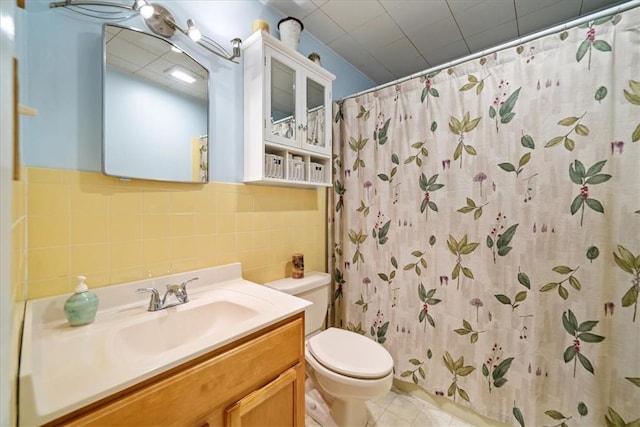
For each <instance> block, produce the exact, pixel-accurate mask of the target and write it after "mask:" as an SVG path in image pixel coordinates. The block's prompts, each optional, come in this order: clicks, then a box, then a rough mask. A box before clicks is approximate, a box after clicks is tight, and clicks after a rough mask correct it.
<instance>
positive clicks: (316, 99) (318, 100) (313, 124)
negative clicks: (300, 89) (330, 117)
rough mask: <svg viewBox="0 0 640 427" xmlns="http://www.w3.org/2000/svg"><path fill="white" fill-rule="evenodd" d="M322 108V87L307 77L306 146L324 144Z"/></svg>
mask: <svg viewBox="0 0 640 427" xmlns="http://www.w3.org/2000/svg"><path fill="white" fill-rule="evenodd" d="M324 108H325V107H324V86H322V85H321V84H320V83H318V82H316V81H314V80H311V79H310V78H308V77H307V144H311V145H317V146H320V147H324V146H325V144H326V139H325V134H324V130H325V127H324V123H325V109H324Z"/></svg>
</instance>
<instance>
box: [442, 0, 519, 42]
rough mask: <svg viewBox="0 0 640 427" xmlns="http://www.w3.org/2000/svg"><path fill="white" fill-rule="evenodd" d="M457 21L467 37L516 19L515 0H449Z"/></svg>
mask: <svg viewBox="0 0 640 427" xmlns="http://www.w3.org/2000/svg"><path fill="white" fill-rule="evenodd" d="M448 3H449V6H450V7H451V11H452V12H453V16H454V17H455V20H456V23H457V24H458V26H459V27H460V31H462V34H463V35H464V36H465V37H469V36H472V35H475V34H478V33H481V32H483V31H485V30H487V29H488V28H493V27H495V26H497V25H500V24H504V23H505V22H509V21H513V20H515V19H516V12H515V9H514V7H513V0H488V1H482V2H470V1H468V0H448Z"/></svg>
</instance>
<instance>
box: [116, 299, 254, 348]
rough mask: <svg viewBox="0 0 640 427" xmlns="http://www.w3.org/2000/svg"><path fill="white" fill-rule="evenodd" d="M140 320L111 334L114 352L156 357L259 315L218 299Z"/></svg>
mask: <svg viewBox="0 0 640 427" xmlns="http://www.w3.org/2000/svg"><path fill="white" fill-rule="evenodd" d="M149 314H150V315H149V316H147V317H146V319H145V320H144V321H140V322H137V323H134V324H131V325H128V326H124V327H123V328H121V329H118V330H116V331H115V333H114V342H113V344H114V346H113V348H114V349H118V352H121V351H123V350H124V351H125V352H126V353H131V354H133V355H135V357H136V358H138V357H140V356H144V355H158V354H162V352H165V351H168V350H171V349H174V348H176V347H180V346H182V345H185V344H192V343H193V342H194V341H196V340H199V339H201V338H203V337H206V336H209V335H213V334H216V333H219V332H222V331H224V330H225V329H229V328H231V327H232V326H233V325H235V324H238V323H241V322H244V321H247V320H249V319H251V318H253V317H255V316H257V315H258V314H259V312H258V310H256V309H254V308H251V307H248V306H247V305H242V304H239V303H236V302H232V301H225V300H217V301H211V302H208V303H206V304H202V305H200V306H197V307H191V306H189V303H187V304H185V305H180V306H175V307H170V308H167V309H165V310H160V311H157V312H153V313H149Z"/></svg>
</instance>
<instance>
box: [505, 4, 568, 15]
mask: <svg viewBox="0 0 640 427" xmlns="http://www.w3.org/2000/svg"><path fill="white" fill-rule="evenodd" d="M562 1H565V0H535V1H531V0H515V3H516V13H517V14H518V16H524V15H528V14H529V13H531V12H535V11H536V10H540V9H544V8H545V7H549V6H552V5H554V4H556V3H560V2H562Z"/></svg>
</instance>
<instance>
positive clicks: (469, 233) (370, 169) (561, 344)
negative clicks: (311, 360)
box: [328, 8, 640, 427]
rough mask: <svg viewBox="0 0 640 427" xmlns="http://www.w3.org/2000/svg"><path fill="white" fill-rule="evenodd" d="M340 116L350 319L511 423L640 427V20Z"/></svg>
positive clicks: (339, 202) (403, 371)
mask: <svg viewBox="0 0 640 427" xmlns="http://www.w3.org/2000/svg"><path fill="white" fill-rule="evenodd" d="M334 117H335V121H334V125H333V127H334V129H333V130H334V137H333V141H334V158H333V165H334V174H335V176H334V187H333V189H332V191H331V192H330V193H329V198H330V200H329V203H328V211H329V225H330V228H331V231H330V233H329V240H330V244H329V248H330V271H332V273H333V279H334V292H333V306H332V309H333V311H334V316H333V321H334V323H335V324H336V325H337V326H340V327H343V328H345V329H348V330H351V331H355V332H357V333H360V334H363V335H365V336H367V337H369V338H371V339H372V340H375V341H377V342H378V343H380V344H382V345H383V346H384V347H385V348H387V349H388V350H389V351H390V353H391V354H392V356H393V358H394V362H395V370H394V372H395V374H396V379H397V380H399V381H409V382H412V383H414V384H417V385H418V386H420V387H422V388H423V389H425V390H426V391H428V392H429V393H431V394H433V395H435V396H436V397H437V398H439V399H451V400H454V401H455V402H456V403H458V404H462V405H465V406H468V407H470V408H472V409H473V410H475V411H477V412H478V413H480V414H483V415H485V416H488V417H491V418H494V419H497V420H500V421H503V422H506V423H508V424H510V425H514V426H522V427H524V426H525V425H526V426H541V425H558V426H560V425H566V426H586V425H589V426H592V425H593V426H596V425H597V426H605V425H606V426H624V425H636V424H640V405H638V402H640V379H639V378H640V319H638V316H637V308H638V299H639V295H640V215H639V213H640V8H635V9H632V10H629V11H626V12H624V13H622V14H618V15H615V16H609V17H605V18H601V19H597V20H594V21H590V22H587V23H586V24H584V25H581V26H579V27H574V28H571V29H567V30H565V31H562V32H561V33H559V34H552V35H548V36H545V37H543V38H540V39H537V40H533V41H530V42H527V43H526V44H522V45H520V46H517V47H514V48H509V49H505V50H502V51H499V52H497V53H492V54H489V55H487V56H485V57H482V58H480V59H476V60H471V61H468V62H465V63H461V64H457V65H455V66H453V67H451V68H449V69H445V70H442V71H440V72H434V73H430V74H427V75H423V76H421V77H416V78H414V79H410V80H407V81H404V82H402V83H399V84H396V85H393V86H389V87H387V88H383V89H379V90H376V91H373V92H370V93H367V94H364V95H361V96H357V97H352V98H349V99H346V100H343V101H340V102H338V103H336V104H335V109H334ZM443 124H446V125H443ZM439 125H440V126H439ZM562 148H564V149H562ZM634 423H635V424H634Z"/></svg>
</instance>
